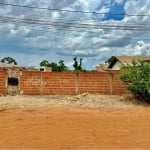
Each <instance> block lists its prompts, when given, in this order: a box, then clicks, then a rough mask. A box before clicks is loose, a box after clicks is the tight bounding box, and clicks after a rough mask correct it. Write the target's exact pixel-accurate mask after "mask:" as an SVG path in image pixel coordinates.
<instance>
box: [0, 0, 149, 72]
mask: <svg viewBox="0 0 150 150" xmlns="http://www.w3.org/2000/svg"><path fill="white" fill-rule="evenodd" d="M149 36H150V0H107V1H106V0H0V59H2V58H4V57H13V58H15V60H16V61H17V63H18V65H20V66H28V67H37V66H39V64H40V62H41V61H42V60H48V61H49V62H56V63H58V62H59V61H60V60H64V63H65V64H66V65H67V66H68V67H69V68H70V69H73V67H72V65H73V58H74V57H75V56H76V57H78V60H79V59H80V58H82V59H83V68H84V69H86V70H93V69H95V66H97V65H98V64H102V63H105V61H106V60H108V59H109V58H110V57H111V56H114V55H117V56H123V55H127V56H133V55H143V56H150V37H149Z"/></svg>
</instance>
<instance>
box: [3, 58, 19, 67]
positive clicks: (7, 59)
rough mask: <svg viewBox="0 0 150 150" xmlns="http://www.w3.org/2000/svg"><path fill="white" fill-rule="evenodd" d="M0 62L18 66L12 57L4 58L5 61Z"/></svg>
mask: <svg viewBox="0 0 150 150" xmlns="http://www.w3.org/2000/svg"><path fill="white" fill-rule="evenodd" d="M0 62H2V63H7V64H14V65H17V62H16V60H15V59H14V58H12V57H4V58H3V59H1V60H0Z"/></svg>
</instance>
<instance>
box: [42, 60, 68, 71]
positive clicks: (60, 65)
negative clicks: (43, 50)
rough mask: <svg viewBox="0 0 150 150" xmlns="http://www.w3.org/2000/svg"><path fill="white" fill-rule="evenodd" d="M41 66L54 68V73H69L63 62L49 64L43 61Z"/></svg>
mask: <svg viewBox="0 0 150 150" xmlns="http://www.w3.org/2000/svg"><path fill="white" fill-rule="evenodd" d="M40 66H46V67H51V68H52V71H57V72H62V71H67V70H68V67H67V66H66V65H65V64H64V61H63V60H60V61H59V62H58V64H57V63H55V62H51V63H50V62H49V61H47V60H43V61H41V62H40Z"/></svg>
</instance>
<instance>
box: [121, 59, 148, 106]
mask: <svg viewBox="0 0 150 150" xmlns="http://www.w3.org/2000/svg"><path fill="white" fill-rule="evenodd" d="M120 79H121V80H122V81H123V82H124V83H125V85H126V87H127V89H128V90H129V91H130V92H131V93H132V94H133V95H134V96H135V97H137V98H138V99H140V100H144V101H146V102H148V103H150V64H149V63H146V62H144V61H138V62H133V63H132V65H131V66H129V65H128V66H122V67H121V71H120Z"/></svg>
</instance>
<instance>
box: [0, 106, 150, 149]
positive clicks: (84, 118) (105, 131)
mask: <svg viewBox="0 0 150 150" xmlns="http://www.w3.org/2000/svg"><path fill="white" fill-rule="evenodd" d="M0 149H2V150H3V149H14V150H17V149H19V150H20V149H23V150H24V149H25V150H26V149H27V150H28V149H50V150H51V149H52V150H53V149H54V150H55V149H72V150H74V149H91V150H93V149H102V150H105V149H106V150H107V149H111V150H112V149H114V150H118V149H121V150H122V149H136V150H138V149H140V150H141V149H150V108H138V109H123V110H110V109H109V110H104V109H102V110H86V109H69V108H66V109H63V108H62V109H58V108H46V109H44V108H37V109H12V110H1V112H0Z"/></svg>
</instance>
